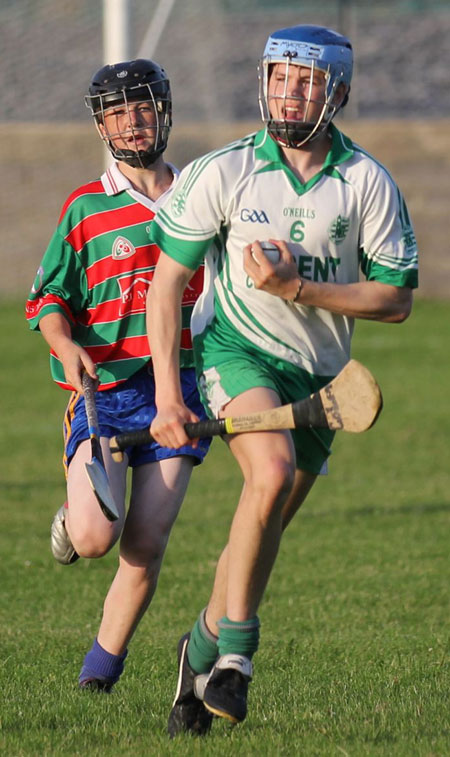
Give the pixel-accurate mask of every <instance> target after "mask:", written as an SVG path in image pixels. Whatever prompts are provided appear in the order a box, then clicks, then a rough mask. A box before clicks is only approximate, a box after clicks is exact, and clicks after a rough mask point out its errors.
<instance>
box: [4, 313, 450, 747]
mask: <svg viewBox="0 0 450 757" xmlns="http://www.w3.org/2000/svg"><path fill="white" fill-rule="evenodd" d="M21 311H22V304H21V303H10V304H4V305H2V306H1V307H0V316H1V321H2V333H3V344H4V362H3V366H2V370H1V373H0V382H1V391H0V403H1V408H0V418H1V431H0V459H1V474H0V486H1V505H2V506H1V510H0V512H1V516H0V517H1V522H0V549H1V587H0V624H1V626H0V627H1V636H0V645H1V657H0V661H1V665H0V692H1V698H2V704H1V709H0V751H1V753H2V754H4V755H7V756H8V757H16V756H17V757H19V756H21V755H27V756H29V755H58V756H59V755H61V756H62V755H85V754H89V755H91V756H92V757H97V756H100V755H102V756H103V755H107V756H110V755H111V756H115V755H127V756H128V755H129V756H130V757H131V755H135V756H137V757H140V756H141V755H142V756H144V755H157V756H159V755H176V756H177V755H180V756H181V755H205V756H206V755H207V756H208V757H209V756H210V755H212V756H215V755H224V757H225V756H226V757H229V755H234V754H236V755H244V757H245V756H246V755H267V756H268V757H269V756H270V757H272V756H278V755H286V756H289V757H291V756H295V757H296V756H297V755H299V756H302V757H310V756H311V757H313V756H315V755H320V756H322V755H323V756H326V757H329V756H333V757H334V756H336V757H342V755H349V756H350V757H362V756H365V755H370V756H371V757H372V756H374V757H381V756H383V757H400V756H401V757H415V756H419V755H420V757H437V756H438V755H439V757H444V756H447V755H449V754H450V728H449V720H450V702H449V699H450V696H449V692H450V675H449V624H448V621H449V607H450V602H449V600H450V564H449V543H450V540H449V525H450V494H449V491H450V467H449V442H450V400H449V385H450V382H449V377H450V333H449V320H450V319H449V314H450V303H436V302H434V303H431V302H426V301H418V302H417V303H416V306H415V309H414V312H413V315H412V316H411V318H410V319H409V320H408V321H407V322H406V323H405V324H403V325H401V326H387V325H382V324H372V323H361V322H360V323H358V326H357V329H356V336H355V341H354V351H353V357H355V358H357V359H359V360H361V361H362V362H364V363H365V364H366V365H367V366H368V367H369V368H370V369H371V370H372V371H373V372H374V373H375V375H376V377H377V378H378V380H379V382H380V384H381V386H382V389H383V393H384V399H385V408H384V411H383V413H382V415H381V417H380V419H379V421H378V423H377V425H376V426H375V427H374V428H373V429H372V430H371V431H369V432H368V433H367V434H363V435H361V436H352V435H350V434H341V435H340V436H338V437H337V439H336V443H335V448H334V454H333V456H332V459H331V463H330V475H329V476H328V477H326V478H323V479H321V480H320V481H319V482H318V483H317V485H316V487H315V490H313V492H312V493H311V495H310V498H309V499H308V501H307V503H306V504H305V506H304V508H303V510H302V511H301V513H300V514H299V515H298V516H297V518H296V520H294V522H293V523H292V524H291V526H290V528H289V529H288V531H287V533H286V534H285V537H284V541H283V544H282V548H281V552H280V555H279V559H278V562H277V564H276V567H275V570H274V573H273V575H272V578H271V582H270V585H269V588H268V590H267V593H266V597H265V600H264V602H263V604H262V606H261V608H260V617H261V622H262V633H261V647H260V651H259V652H258V655H257V656H256V658H255V663H256V665H255V679H254V682H253V684H252V686H251V690H250V700H249V702H250V712H249V716H248V718H247V720H246V721H245V723H244V724H243V725H241V726H239V727H237V728H235V729H231V728H229V727H228V726H227V725H226V724H225V723H224V722H222V721H216V722H215V723H214V726H213V732H212V734H211V735H210V737H208V738H207V739H205V740H203V741H196V740H193V739H190V738H187V737H186V738H184V737H182V738H179V739H177V740H176V741H175V742H169V740H168V739H167V736H166V733H165V727H166V719H167V714H168V711H169V709H170V706H171V701H172V697H173V692H174V687H175V682H176V663H175V647H176V643H177V640H178V638H179V636H180V635H181V633H183V632H184V631H185V630H187V629H188V628H189V627H190V626H191V625H192V622H193V620H194V619H195V617H196V614H197V612H198V611H199V610H200V608H201V607H202V606H203V605H202V603H203V604H205V603H206V601H207V598H208V591H209V588H210V585H211V581H212V576H213V570H214V562H215V559H216V557H217V555H218V553H219V550H220V548H221V546H222V545H223V543H224V540H225V538H226V532H227V529H228V525H229V522H230V518H231V515H232V512H233V510H234V506H235V502H236V499H237V495H238V491H239V474H238V472H237V470H236V468H235V466H234V464H233V463H232V461H231V459H230V457H229V455H228V453H227V451H226V449H225V446H224V445H223V443H222V442H220V441H217V440H216V441H215V442H214V445H213V448H212V452H211V453H210V456H209V458H208V460H207V462H206V463H205V465H204V466H202V468H201V469H200V470H197V471H196V472H195V474H194V477H193V480H192V484H191V487H190V489H189V493H188V496H187V499H186V502H185V505H184V507H183V511H182V513H181V516H180V518H179V520H178V522H177V524H176V526H175V529H174V531H173V535H172V539H171V542H170V544H169V548H168V551H167V555H166V559H165V564H164V567H163V571H162V575H161V579H160V585H159V590H158V592H157V594H156V597H155V599H154V602H153V604H152V606H151V608H150V611H149V612H148V614H147V615H146V617H145V618H144V620H143V621H142V623H141V626H140V627H139V629H138V632H137V634H136V637H135V639H134V640H133V642H132V644H131V648H130V654H129V657H128V660H127V663H126V670H125V674H124V676H123V678H122V680H121V682H120V684H119V685H118V686H117V687H116V690H115V691H114V692H113V694H112V695H111V696H109V697H108V696H102V695H92V694H88V693H85V692H79V691H78V690H77V687H76V681H77V675H78V671H79V668H80V664H81V661H82V658H83V656H84V654H85V652H86V650H87V648H88V647H89V646H90V645H91V642H92V638H93V636H94V635H95V632H96V630H97V627H98V623H99V618H100V613H101V607H102V601H103V598H104V595H105V593H106V590H107V588H108V586H109V582H110V581H111V579H112V575H113V572H114V569H115V563H116V560H117V551H116V550H113V552H112V553H110V554H109V555H108V556H107V557H105V558H103V559H102V560H99V561H94V560H92V561H79V562H78V563H77V564H76V565H74V566H71V567H67V568H65V567H62V566H60V565H58V564H57V563H55V562H54V561H53V558H52V557H51V554H50V550H49V525H50V521H51V518H52V516H53V514H54V512H55V511H56V509H57V508H58V506H59V505H60V504H61V503H62V501H63V498H64V481H63V474H62V468H61V463H60V457H61V446H62V442H61V433H60V428H61V417H62V411H63V408H64V404H65V400H66V395H65V393H64V392H62V391H61V390H59V389H57V388H56V387H55V386H54V385H53V384H52V382H51V381H50V379H49V374H48V358H47V350H46V347H45V344H44V342H43V340H42V339H41V338H40V337H39V336H36V335H34V334H31V333H28V332H27V329H26V326H25V323H24V320H23V316H22V312H21Z"/></svg>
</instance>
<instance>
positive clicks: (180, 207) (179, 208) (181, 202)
mask: <svg viewBox="0 0 450 757" xmlns="http://www.w3.org/2000/svg"><path fill="white" fill-rule="evenodd" d="M186 197H187V192H186V191H185V190H184V189H179V190H178V192H175V194H174V196H173V198H172V203H171V205H172V212H173V214H174V216H176V217H177V218H178V217H179V216H181V215H183V213H184V209H185V207H186Z"/></svg>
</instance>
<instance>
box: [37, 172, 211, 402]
mask: <svg viewBox="0 0 450 757" xmlns="http://www.w3.org/2000/svg"><path fill="white" fill-rule="evenodd" d="M171 168H172V170H173V172H174V177H175V178H174V182H173V184H172V187H170V188H169V189H168V190H167V192H165V193H164V195H162V196H161V197H160V198H159V199H158V200H157V201H156V202H153V201H152V200H150V199H149V198H148V197H146V196H145V195H143V194H141V193H140V192H138V191H137V190H135V189H134V188H133V186H132V185H131V183H130V182H129V181H128V179H127V178H126V177H125V176H124V175H123V174H122V172H121V171H120V169H119V167H118V165H117V164H113V165H112V166H111V167H110V168H108V170H107V171H106V172H105V173H104V174H103V176H102V177H101V179H99V180H96V181H93V182H90V183H89V184H85V185H84V186H82V187H79V189H77V190H75V191H74V192H72V194H71V195H70V196H69V198H68V199H67V201H66V202H65V204H64V206H63V209H62V211H61V215H60V218H59V221H58V226H57V228H56V230H55V232H54V234H53V236H52V238H51V240H50V244H49V246H48V248H47V251H46V252H45V255H44V257H43V259H42V262H41V264H40V266H39V268H38V271H37V275H36V279H35V281H34V284H33V287H32V290H31V293H30V295H29V299H28V302H27V306H26V316H27V320H28V322H29V325H30V328H31V329H34V330H38V329H39V321H40V319H41V318H42V317H43V316H44V315H48V314H49V313H54V312H58V313H62V314H63V315H64V316H65V318H67V320H68V322H69V323H70V325H71V329H72V338H73V339H74V341H75V342H76V343H77V344H79V345H80V346H81V347H83V348H84V349H85V350H86V351H87V352H88V353H89V355H90V357H91V358H92V360H93V361H94V363H96V365H97V372H98V375H99V378H100V387H99V388H100V389H110V388H111V387H113V386H116V385H117V384H119V383H121V382H122V381H125V380H126V379H128V378H129V377H130V376H132V375H133V374H134V373H135V372H136V371H138V370H139V369H140V368H141V367H142V366H143V365H144V364H145V363H146V362H147V361H148V360H149V359H150V356H151V355H150V348H149V344H148V339H147V329H146V296H147V290H148V288H149V286H150V283H151V281H152V278H153V273H154V269H155V266H156V263H157V260H158V257H159V254H160V250H159V247H157V246H156V245H155V244H153V243H151V242H150V241H149V229H150V224H151V222H152V220H153V218H154V216H155V213H156V212H157V210H158V207H159V205H160V204H161V202H162V201H163V200H165V199H167V196H168V194H169V193H170V192H171V191H172V188H173V185H174V183H175V181H176V173H177V172H176V171H175V169H173V167H172V166H171ZM202 286H203V268H202V267H201V268H199V269H198V271H197V272H196V273H195V275H194V276H193V278H192V279H191V281H190V282H189V285H188V287H187V288H186V290H185V293H184V296H183V324H182V326H183V328H182V335H181V354H180V365H181V367H182V368H187V367H191V366H192V365H193V356H192V342H191V333H190V318H191V312H192V308H193V306H194V303H195V301H196V300H197V298H198V296H199V294H200V293H201V291H202ZM50 364H51V372H52V376H53V378H54V380H55V381H56V382H57V383H58V384H59V385H60V386H61V387H63V388H64V389H72V387H71V386H70V384H68V383H67V381H66V379H65V376H64V370H63V366H62V363H61V361H60V360H59V358H58V356H57V355H56V353H55V352H53V351H51V352H50Z"/></svg>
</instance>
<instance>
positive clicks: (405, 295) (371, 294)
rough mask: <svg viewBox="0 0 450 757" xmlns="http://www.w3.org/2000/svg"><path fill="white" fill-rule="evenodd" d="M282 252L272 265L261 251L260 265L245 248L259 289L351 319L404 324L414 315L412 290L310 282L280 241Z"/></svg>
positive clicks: (248, 269)
mask: <svg viewBox="0 0 450 757" xmlns="http://www.w3.org/2000/svg"><path fill="white" fill-rule="evenodd" d="M276 245H277V247H278V249H279V251H280V260H279V262H278V263H275V264H274V263H271V262H270V260H268V258H267V257H266V256H265V255H264V252H263V251H262V250H261V252H258V259H259V263H258V262H256V260H255V258H254V255H252V248H256V249H259V248H258V243H257V242H256V243H254V244H253V245H247V247H245V249H244V270H245V272H246V273H247V274H248V275H249V276H250V278H251V279H252V280H253V283H254V285H255V287H256V289H262V290H264V291H265V292H268V293H269V294H273V295H275V296H277V297H282V298H283V299H285V300H287V301H289V302H293V303H295V304H296V305H305V306H309V307H319V308H324V309H325V310H329V311H330V312H331V313H336V314H338V315H345V316H348V317H350V318H363V319H365V320H373V321H381V322H383V323H401V322H402V321H404V320H406V318H407V317H408V316H409V314H410V312H411V307H412V301H413V295H412V290H411V289H410V288H409V287H397V286H391V285H390V284H384V283H381V282H379V281H361V282H355V283H351V284H338V283H331V282H318V281H310V280H309V279H305V278H303V277H301V276H300V275H299V273H298V270H297V266H296V263H295V260H294V258H293V256H292V254H291V252H290V251H289V248H288V246H287V244H286V242H284V241H280V240H277V241H276Z"/></svg>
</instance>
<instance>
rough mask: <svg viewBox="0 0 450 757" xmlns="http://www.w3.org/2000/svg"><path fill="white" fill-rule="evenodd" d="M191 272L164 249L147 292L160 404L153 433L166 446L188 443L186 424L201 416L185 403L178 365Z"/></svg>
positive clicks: (149, 325)
mask: <svg viewBox="0 0 450 757" xmlns="http://www.w3.org/2000/svg"><path fill="white" fill-rule="evenodd" d="M192 273H193V271H192V270H191V269H190V268H187V267H186V266H184V265H182V264H181V263H178V262H177V261H176V260H173V259H172V258H169V257H168V256H167V255H164V253H161V255H160V258H159V260H158V265H157V266H156V269H155V275H154V277H153V281H152V286H151V287H150V289H149V291H148V295H147V329H148V337H149V341H150V345H151V351H152V355H153V358H154V360H153V369H154V374H155V382H156V394H155V398H156V406H157V408H158V413H157V415H156V417H155V419H154V421H153V423H152V425H151V433H152V436H154V438H155V439H156V440H157V441H158V443H159V444H161V446H165V447H175V448H178V447H182V446H183V445H184V444H187V443H189V440H188V437H187V435H186V432H185V430H184V424H185V423H187V422H194V421H197V420H198V418H197V416H196V415H195V413H193V412H192V411H191V410H189V408H187V407H186V405H185V404H184V401H183V395H182V392H181V386H180V367H179V365H180V360H179V353H180V337H181V300H182V296H183V292H184V290H185V288H186V285H187V284H188V282H189V279H190V278H191V276H192ZM194 444H195V443H194Z"/></svg>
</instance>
